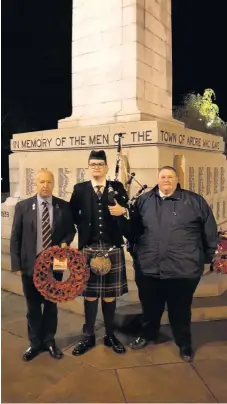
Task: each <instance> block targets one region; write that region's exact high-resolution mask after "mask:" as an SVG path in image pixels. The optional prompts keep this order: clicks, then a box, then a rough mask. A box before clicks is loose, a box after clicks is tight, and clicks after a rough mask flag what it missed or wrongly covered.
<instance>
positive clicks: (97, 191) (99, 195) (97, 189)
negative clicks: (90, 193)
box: [95, 185, 103, 200]
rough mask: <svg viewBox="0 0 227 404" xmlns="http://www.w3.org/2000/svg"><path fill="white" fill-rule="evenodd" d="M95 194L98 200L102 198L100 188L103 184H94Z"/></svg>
mask: <svg viewBox="0 0 227 404" xmlns="http://www.w3.org/2000/svg"><path fill="white" fill-rule="evenodd" d="M95 188H96V194H97V196H98V199H99V200H100V199H101V198H102V191H101V189H102V188H103V185H96V186H95Z"/></svg>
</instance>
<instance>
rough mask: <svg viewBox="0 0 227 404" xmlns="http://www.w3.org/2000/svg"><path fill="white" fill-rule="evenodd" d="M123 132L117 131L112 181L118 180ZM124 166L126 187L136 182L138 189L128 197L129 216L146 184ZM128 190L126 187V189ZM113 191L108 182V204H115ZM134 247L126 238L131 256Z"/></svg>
mask: <svg viewBox="0 0 227 404" xmlns="http://www.w3.org/2000/svg"><path fill="white" fill-rule="evenodd" d="M122 136H123V134H122V133H118V144H117V157H116V166H115V178H114V181H119V172H120V163H121V160H122V158H121V152H122V145H121V139H122ZM124 168H125V172H126V175H127V177H128V180H127V181H126V184H125V185H126V189H127V188H129V187H130V186H131V184H132V182H133V181H134V182H136V184H138V185H139V187H140V188H139V190H138V191H137V193H136V194H135V195H134V196H131V198H129V200H128V208H129V214H130V216H131V214H132V215H133V212H134V207H135V204H136V201H137V199H138V198H139V197H140V196H141V195H142V194H143V193H144V192H145V191H146V189H147V185H146V184H144V185H142V184H141V183H140V182H139V181H138V180H137V179H136V178H135V176H136V174H135V173H134V172H133V173H130V172H129V171H128V170H127V169H126V167H124ZM127 191H128V189H127ZM114 199H115V192H114V189H113V187H112V184H111V183H109V186H108V201H109V205H115V201H114ZM134 247H135V243H134V242H131V243H130V242H129V241H128V240H126V250H127V251H128V252H129V253H130V255H131V256H132V257H133V255H134Z"/></svg>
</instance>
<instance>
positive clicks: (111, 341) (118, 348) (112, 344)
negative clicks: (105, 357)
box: [104, 334, 126, 354]
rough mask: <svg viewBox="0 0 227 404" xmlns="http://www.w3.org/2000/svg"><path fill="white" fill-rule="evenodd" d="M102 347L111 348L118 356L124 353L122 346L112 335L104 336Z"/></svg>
mask: <svg viewBox="0 0 227 404" xmlns="http://www.w3.org/2000/svg"><path fill="white" fill-rule="evenodd" d="M104 345H105V346H108V347H109V348H112V349H113V351H114V352H116V353H118V354H123V353H125V352H126V349H125V347H124V345H123V344H122V343H121V342H120V341H119V340H118V339H117V338H116V337H115V335H114V334H112V335H105V336H104Z"/></svg>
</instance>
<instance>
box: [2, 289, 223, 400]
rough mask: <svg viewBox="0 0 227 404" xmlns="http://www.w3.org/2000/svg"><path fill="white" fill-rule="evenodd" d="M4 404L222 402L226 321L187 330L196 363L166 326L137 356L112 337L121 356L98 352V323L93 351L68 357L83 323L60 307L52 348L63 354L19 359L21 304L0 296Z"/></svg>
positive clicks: (124, 337)
mask: <svg viewBox="0 0 227 404" xmlns="http://www.w3.org/2000/svg"><path fill="white" fill-rule="evenodd" d="M1 299H2V402H3V403H22V402H25V403H27V402H30V403H33V402H39V403H41V402H47V403H48V402H51V403H54V402H58V403H67V402H69V403H71V402H74V403H77V402H81V403H86V402H89V403H90V402H94V403H95V402H96V403H97V402H100V403H103V402H110V403H112V402H115V403H118V402H138V403H139V402H150V403H158V402H170V403H171V402H181V403H189V402H192V403H193V402H199V403H202V402H227V386H226V381H227V377H226V374H227V368H226V367H227V321H226V320H222V321H213V322H202V323H194V324H192V334H193V341H194V346H195V348H196V352H195V358H194V362H193V364H192V365H190V364H186V363H184V362H183V361H182V360H181V358H180V357H179V351H178V348H177V347H176V345H175V343H174V342H173V340H172V335H171V330H170V327H169V325H165V326H163V327H162V329H161V333H162V336H164V338H162V339H161V341H160V342H161V343H159V344H157V345H154V344H153V345H152V344H150V345H149V346H148V347H146V348H145V349H143V350H141V351H133V350H131V349H130V348H129V346H128V345H129V342H130V341H131V340H132V339H133V336H132V334H130V333H122V332H120V331H119V330H118V331H117V333H116V335H117V336H118V337H119V339H120V340H121V341H122V342H123V343H124V344H125V345H126V347H127V353H126V354H125V355H117V354H115V353H114V352H113V351H112V350H111V349H110V348H107V347H104V345H103V335H104V331H105V330H104V326H103V322H102V321H97V324H96V335H97V346H96V347H95V348H94V349H92V350H90V351H89V352H88V353H86V354H85V355H83V356H80V357H74V356H72V346H73V345H74V343H75V341H76V340H77V339H78V338H80V335H81V331H82V326H83V323H84V317H83V316H81V315H78V314H75V313H70V312H68V311H65V310H62V309H59V326H58V333H57V337H56V340H57V343H58V344H59V346H60V347H61V348H62V349H63V351H64V357H63V359H61V360H59V361H56V360H54V359H53V358H51V357H50V355H49V353H48V352H45V353H42V354H40V355H39V356H38V357H37V358H35V359H34V360H33V361H31V362H28V363H25V362H23V361H22V360H21V356H22V354H23V352H24V350H25V349H26V348H27V347H28V341H27V330H26V328H27V327H26V318H25V314H26V304H25V299H24V298H23V297H21V296H17V295H14V294H11V293H8V292H7V293H5V292H3V293H2V296H1Z"/></svg>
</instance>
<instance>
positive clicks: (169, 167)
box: [158, 166, 177, 176]
mask: <svg viewBox="0 0 227 404" xmlns="http://www.w3.org/2000/svg"><path fill="white" fill-rule="evenodd" d="M162 170H171V171H173V172H174V173H175V174H176V176H177V170H176V169H175V168H174V167H172V166H163V167H160V168H159V169H158V173H160V172H161V171H162Z"/></svg>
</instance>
